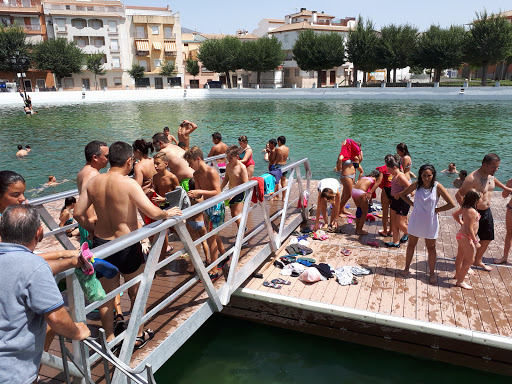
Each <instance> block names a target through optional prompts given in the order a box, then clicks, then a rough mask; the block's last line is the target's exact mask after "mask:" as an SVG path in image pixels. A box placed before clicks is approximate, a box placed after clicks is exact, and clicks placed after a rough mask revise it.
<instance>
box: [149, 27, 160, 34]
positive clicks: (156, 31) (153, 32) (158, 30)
mask: <svg viewBox="0 0 512 384" xmlns="http://www.w3.org/2000/svg"><path fill="white" fill-rule="evenodd" d="M151 34H153V35H159V34H160V28H159V27H158V25H152V26H151Z"/></svg>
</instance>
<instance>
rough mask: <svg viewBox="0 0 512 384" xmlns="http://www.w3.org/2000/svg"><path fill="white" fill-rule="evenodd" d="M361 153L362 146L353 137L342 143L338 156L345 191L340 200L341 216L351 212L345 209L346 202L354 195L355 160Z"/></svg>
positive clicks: (338, 169) (338, 167)
mask: <svg viewBox="0 0 512 384" xmlns="http://www.w3.org/2000/svg"><path fill="white" fill-rule="evenodd" d="M360 154H361V148H359V146H358V145H357V144H356V142H355V141H354V140H352V139H347V140H345V141H344V142H343V143H342V144H341V152H340V154H339V156H338V163H337V165H336V171H338V172H340V171H341V176H340V181H341V184H342V185H343V192H342V194H341V201H340V211H339V212H340V217H345V215H348V214H349V212H348V211H347V210H346V209H345V204H347V201H348V200H349V199H350V196H351V195H352V188H354V180H355V176H356V169H355V167H354V164H353V162H354V161H356V159H357V158H358V156H360Z"/></svg>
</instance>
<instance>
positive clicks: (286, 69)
mask: <svg viewBox="0 0 512 384" xmlns="http://www.w3.org/2000/svg"><path fill="white" fill-rule="evenodd" d="M284 77H290V69H288V68H285V69H284Z"/></svg>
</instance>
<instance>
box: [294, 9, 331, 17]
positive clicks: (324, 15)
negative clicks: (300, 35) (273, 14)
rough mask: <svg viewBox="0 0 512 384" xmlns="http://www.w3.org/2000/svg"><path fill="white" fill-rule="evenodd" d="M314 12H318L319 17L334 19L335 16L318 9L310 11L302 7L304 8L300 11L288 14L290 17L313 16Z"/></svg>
mask: <svg viewBox="0 0 512 384" xmlns="http://www.w3.org/2000/svg"><path fill="white" fill-rule="evenodd" d="M313 13H316V14H317V17H323V18H327V19H334V17H335V16H331V15H326V14H325V13H323V12H317V11H308V10H307V9H304V8H302V10H301V11H300V12H298V13H293V14H291V15H288V16H289V17H300V16H313Z"/></svg>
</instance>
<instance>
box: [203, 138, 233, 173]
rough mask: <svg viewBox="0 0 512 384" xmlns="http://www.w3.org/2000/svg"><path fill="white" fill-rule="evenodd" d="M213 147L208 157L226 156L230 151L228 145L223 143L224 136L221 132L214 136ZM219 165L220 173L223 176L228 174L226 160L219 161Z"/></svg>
mask: <svg viewBox="0 0 512 384" xmlns="http://www.w3.org/2000/svg"><path fill="white" fill-rule="evenodd" d="M212 141H213V144H214V145H213V147H212V149H210V153H209V154H208V157H212V156H217V155H224V154H225V153H226V151H227V150H228V146H227V144H225V143H224V142H223V141H222V135H221V134H220V133H219V132H215V133H213V134H212ZM217 165H218V166H219V172H220V173H221V174H223V173H225V172H226V160H224V159H220V160H217Z"/></svg>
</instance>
